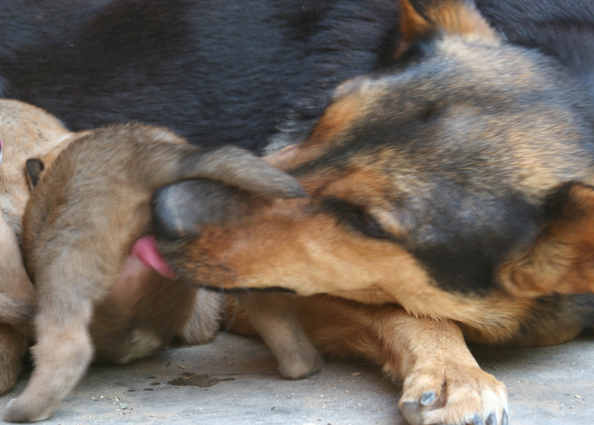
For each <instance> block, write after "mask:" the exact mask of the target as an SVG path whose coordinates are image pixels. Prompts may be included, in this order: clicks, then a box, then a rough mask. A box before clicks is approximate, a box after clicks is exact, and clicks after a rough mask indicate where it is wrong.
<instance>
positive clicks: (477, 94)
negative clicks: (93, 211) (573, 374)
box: [153, 0, 594, 424]
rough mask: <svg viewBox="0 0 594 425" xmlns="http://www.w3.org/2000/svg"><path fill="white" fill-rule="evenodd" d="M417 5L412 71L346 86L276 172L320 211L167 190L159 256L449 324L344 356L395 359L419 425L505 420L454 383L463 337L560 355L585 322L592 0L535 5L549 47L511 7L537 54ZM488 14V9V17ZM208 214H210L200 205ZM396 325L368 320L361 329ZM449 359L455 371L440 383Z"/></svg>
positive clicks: (458, 12)
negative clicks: (213, 207)
mask: <svg viewBox="0 0 594 425" xmlns="http://www.w3.org/2000/svg"><path fill="white" fill-rule="evenodd" d="M413 3H414V4H413V5H410V6H409V5H407V4H403V12H404V15H405V17H404V19H403V31H402V33H403V35H404V37H405V44H407V45H405V48H404V49H403V50H402V52H401V61H400V62H399V63H398V64H396V65H395V66H394V67H393V68H392V69H390V70H386V69H384V70H382V71H381V72H377V73H374V74H371V75H367V76H364V77H360V78H357V79H354V80H351V81H349V82H346V83H344V84H342V85H341V86H340V87H339V88H338V89H337V90H336V92H335V95H334V98H333V100H332V102H331V104H330V106H329V107H328V108H327V109H326V110H325V112H324V114H323V116H322V117H321V118H320V119H319V121H318V122H317V124H316V126H315V128H314V129H313V130H312V132H311V133H310V134H309V136H308V138H307V140H306V141H305V142H302V143H296V144H293V145H291V146H289V147H287V148H285V149H284V150H282V151H280V152H278V153H275V154H272V155H269V156H268V157H266V160H267V161H268V162H269V163H271V164H273V165H275V166H277V167H279V168H281V169H282V170H285V171H287V172H288V173H289V174H291V175H293V176H295V177H296V178H297V179H298V181H299V182H300V183H301V184H302V186H303V187H304V189H305V190H306V192H307V194H308V195H309V196H308V198H297V199H283V200H274V201H270V200H262V199H259V198H258V197H249V196H247V195H246V194H245V193H242V192H241V191H238V190H235V189H232V188H229V187H225V186H224V185H220V184H216V183H213V182H206V181H194V182H192V181H188V182H183V183H179V184H175V185H172V186H169V187H166V188H163V189H161V190H159V191H158V192H157V193H156V195H155V197H154V209H153V213H154V217H155V224H156V229H157V239H158V244H157V247H158V249H159V250H160V252H161V253H162V254H163V255H164V257H165V259H166V260H167V261H168V262H169V263H170V265H171V267H172V268H173V270H174V271H175V272H176V273H178V274H179V275H180V276H182V277H183V278H184V279H185V280H186V281H187V282H192V283H194V284H196V285H206V286H211V287H213V288H219V287H223V288H225V289H233V288H258V289H263V288H284V289H289V290H291V291H294V292H295V293H297V294H300V295H308V296H311V295H314V294H320V293H325V294H331V295H336V296H340V297H344V298H350V299H353V300H356V301H363V302H365V303H371V304H373V303H395V304H398V305H400V306H402V308H404V309H405V310H406V312H407V313H408V314H410V315H412V316H415V317H418V318H431V319H434V320H438V322H435V321H432V320H427V319H419V320H421V321H417V322H416V325H414V326H413V327H414V329H415V331H414V333H413V334H412V335H411V334H410V333H403V334H400V335H395V334H393V335H392V336H391V337H386V334H387V333H386V331H385V330H386V329H389V327H388V326H386V327H384V328H382V329H383V331H382V330H380V331H377V330H376V332H377V333H376V334H375V335H376V336H375V337H374V338H375V339H376V340H377V339H379V340H381V341H383V343H384V345H382V344H378V345H377V346H375V345H373V344H371V343H369V339H368V335H369V334H367V333H360V334H357V333H356V332H355V331H353V332H352V334H350V335H349V337H348V338H344V341H348V342H349V345H351V346H356V347H357V348H353V349H352V350H353V351H357V350H360V348H359V347H360V346H361V345H364V344H365V343H367V344H370V346H374V347H377V348H378V349H380V348H382V347H385V346H386V345H389V346H391V347H397V348H393V349H392V351H391V352H390V355H388V356H387V358H392V359H396V360H394V367H393V368H392V371H393V372H396V373H400V375H399V376H400V377H402V378H404V380H405V385H404V394H403V398H402V400H401V406H402V409H403V412H404V413H405V415H406V417H407V418H408V419H409V420H410V421H411V422H412V423H423V424H425V423H427V424H433V423H448V424H450V423H452V424H465V423H472V424H478V423H483V422H486V423H488V424H500V423H507V421H508V413H507V411H506V402H505V396H504V394H503V393H502V391H503V390H502V388H501V387H497V386H496V385H495V384H493V383H488V384H485V385H483V384H484V383H485V382H486V380H483V383H481V384H468V386H465V384H466V383H464V382H462V383H461V382H460V381H458V382H456V378H455V377H454V376H453V375H455V376H458V377H459V376H464V378H462V379H461V380H462V381H464V380H465V379H466V373H467V372H468V371H469V370H472V369H473V368H476V363H475V362H474V360H473V359H472V357H471V356H470V355H469V353H468V351H467V349H466V346H465V341H464V340H465V339H466V340H467V341H472V342H479V343H496V344H520V345H525V344H530V345H546V344H556V343H560V342H563V341H567V340H570V339H571V338H573V337H574V336H575V335H577V334H578V333H579V332H580V331H581V329H582V328H583V326H584V325H585V324H588V323H591V320H592V312H593V307H594V303H593V298H592V296H591V295H588V294H591V293H594V274H593V273H594V268H593V267H592V258H593V255H594V235H593V234H591V233H592V229H593V225H594V215H593V214H592V211H593V208H594V191H593V187H594V166H593V164H594V127H593V117H594V115H593V110H592V105H591V100H592V99H591V96H589V95H590V94H591V87H590V86H588V85H587V84H588V82H589V81H591V77H592V74H591V69H592V67H591V65H592V60H591V58H592V54H591V52H590V47H591V46H592V44H588V43H587V41H588V40H589V41H591V40H592V33H591V31H592V29H591V27H587V28H585V27H583V26H581V25H579V24H580V23H583V22H585V21H586V20H587V19H588V18H589V19H590V21H589V22H590V23H591V22H592V16H594V13H592V12H593V10H592V6H590V5H586V4H585V3H582V4H580V5H581V7H582V8H583V11H582V13H583V15H582V16H578V13H576V16H575V19H574V20H573V21H572V20H571V19H570V18H571V17H572V16H573V15H572V14H573V13H574V12H563V11H562V10H561V9H560V5H559V4H556V3H552V2H542V4H545V5H548V7H549V9H548V11H549V12H550V15H549V16H551V17H555V16H556V18H555V19H556V20H555V22H561V23H560V25H561V28H560V29H559V30H558V31H556V32H555V28H556V27H555V28H550V27H548V28H547V27H544V28H541V25H539V24H544V23H546V20H542V21H538V19H539V18H541V19H542V16H543V15H542V14H543V13H544V12H546V11H547V10H545V9H543V8H541V7H536V6H537V5H536V3H535V2H530V4H533V5H535V9H536V11H535V14H534V20H531V19H529V18H528V19H526V22H525V24H526V25H525V27H523V28H520V26H519V23H520V22H521V23H522V25H523V24H524V21H523V20H522V19H521V17H520V18H519V17H518V14H517V9H514V5H515V4H516V3H513V4H512V2H502V4H503V6H501V7H500V10H502V9H505V8H508V11H509V14H510V15H509V16H510V23H509V24H503V28H504V29H505V30H507V32H508V33H509V34H510V39H512V40H514V38H515V39H517V38H520V39H523V40H524V43H525V44H526V45H528V46H530V45H534V44H539V43H546V42H547V41H550V43H549V44H548V45H547V48H548V51H545V53H548V54H545V53H542V52H539V51H536V50H534V49H529V48H525V47H518V46H515V45H512V44H510V43H508V42H506V41H505V40H504V39H503V38H502V36H501V35H500V34H498V33H497V32H496V31H494V30H493V29H492V27H491V26H489V24H488V22H487V21H486V20H485V19H483V17H482V16H481V15H480V14H479V13H478V12H477V10H476V9H475V8H474V7H473V5H472V4H470V3H469V2H465V1H463V0H452V1H424V2H413ZM496 3H497V2H486V1H484V2H480V3H479V4H482V5H483V7H484V8H485V9H486V10H487V16H489V17H490V19H492V20H494V21H495V22H497V20H498V19H499V20H501V19H503V17H502V15H498V13H497V6H496ZM555 8H559V9H558V10H557V9H555ZM543 11H544V12H543ZM557 12H559V13H565V14H564V15H563V16H564V17H565V18H567V20H564V19H561V18H560V17H559V15H556V13H557ZM514 13H516V14H514ZM525 13H526V15H527V16H531V15H530V11H526V12H525ZM520 15H521V14H520ZM514 22H516V23H517V24H518V25H516V26H514ZM568 22H569V23H568ZM563 25H566V26H563ZM523 31H524V32H523ZM526 34H528V35H526ZM553 34H555V35H556V36H557V37H558V38H553ZM580 55H582V56H580ZM550 56H558V57H559V58H561V59H564V58H566V57H567V58H568V59H567V60H568V65H569V67H563V66H561V65H560V63H559V62H558V61H557V60H556V59H554V58H551V57H550ZM578 56H579V57H578ZM578 59H581V61H583V62H581V61H580V60H578ZM584 63H586V64H587V65H584ZM223 198H225V199H227V208H226V210H225V209H224V203H223V202H222V201H221V199H223ZM212 202H216V204H217V206H218V208H217V215H216V217H215V216H213V215H211V214H209V210H208V209H207V208H204V207H203V206H205V205H209V204H210V203H212ZM576 294H583V295H576ZM325 300H329V298H315V299H314V300H310V301H309V304H307V305H304V301H303V300H299V301H296V302H293V303H292V304H293V306H294V308H295V310H296V311H298V312H299V313H298V315H299V316H300V317H301V323H302V326H304V328H305V329H306V331H307V332H309V335H310V338H311V339H312V341H313V342H314V344H318V345H320V346H321V347H322V349H324V347H330V348H329V351H332V350H334V349H336V345H334V346H332V344H331V343H329V342H328V340H327V339H324V335H321V331H319V323H320V321H316V320H317V319H318V318H319V317H320V316H324V314H321V313H319V314H318V315H316V314H314V313H313V310H314V307H312V306H313V305H316V303H317V305H316V307H315V308H317V309H318V310H317V311H323V310H324V308H326V309H328V311H330V310H331V311H332V312H334V310H332V309H330V307H329V305H330V303H331V302H334V301H329V302H327V301H325ZM289 303H290V302H289ZM290 304H291V303H290ZM324 306H325V307H324ZM356 308H357V309H358V308H359V307H356ZM360 311H363V310H360ZM398 314H399V313H395V312H394V310H389V309H385V308H384V307H381V308H372V307H370V308H369V309H368V310H367V312H366V313H365V312H362V313H361V315H359V316H357V318H358V319H359V324H360V327H359V328H358V329H362V328H365V326H364V325H363V324H367V326H368V327H367V328H365V329H369V330H370V331H371V329H372V326H373V325H372V324H373V323H374V322H379V321H381V319H379V317H384V318H388V317H391V318H395V317H397V316H398ZM353 317H355V315H354V314H353ZM402 317H404V316H402ZM325 319H326V320H329V321H330V320H331V321H335V320H336V317H329V316H327V315H326V316H325ZM355 320H356V319H353V321H355ZM386 320H387V319H386ZM311 322H314V323H315V324H313V325H312V324H311ZM327 327H332V325H327ZM334 327H335V328H338V327H339V326H338V325H336V326H334ZM356 328H357V327H356V326H353V327H352V329H356ZM397 333H398V332H397ZM358 335H359V336H358ZM377 335H379V336H377ZM394 336H395V338H393V339H392V337H394ZM343 337H344V335H343ZM382 338H383V339H382ZM371 339H373V338H371ZM387 340H389V343H386V341H387ZM431 340H434V341H435V340H437V341H439V343H435V342H434V343H433V344H431V343H428V341H431ZM363 341H365V343H364V342H363ZM333 344H337V345H339V346H340V343H339V342H336V341H334V342H333ZM344 345H345V344H344V343H343V344H342V346H344ZM436 345H437V347H436ZM344 349H345V350H347V349H348V348H347V347H344ZM382 355H383V354H382ZM382 355H376V356H375V358H376V359H379V358H382V357H381V356H382ZM373 356H374V355H373V353H372V355H371V356H370V357H372V358H374V357H373ZM419 357H420V358H424V359H430V360H429V361H425V362H424V361H419V360H418V359H419ZM452 358H456V360H455V361H454V362H457V363H458V364H457V371H459V370H462V371H464V372H463V373H462V374H451V373H449V372H447V370H448V368H449V366H447V364H451V362H452ZM458 359H464V360H461V361H459V362H458ZM384 360H385V358H384ZM415 361H417V362H419V363H417V364H415ZM384 364H385V363H384ZM419 364H421V365H422V366H419ZM442 368H444V369H445V370H446V372H444V371H443V370H444V369H442ZM468 381H469V382H471V381H472V380H468ZM477 381H478V379H477ZM477 381H475V382H477ZM463 388H466V389H468V388H470V390H469V391H464V390H462V389H463Z"/></svg>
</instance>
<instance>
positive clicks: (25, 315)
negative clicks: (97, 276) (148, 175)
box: [0, 100, 221, 393]
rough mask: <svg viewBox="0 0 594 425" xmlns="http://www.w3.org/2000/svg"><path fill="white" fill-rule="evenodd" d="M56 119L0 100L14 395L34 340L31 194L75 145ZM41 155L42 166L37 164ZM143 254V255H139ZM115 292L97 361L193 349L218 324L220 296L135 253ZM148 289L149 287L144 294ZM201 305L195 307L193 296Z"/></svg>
mask: <svg viewBox="0 0 594 425" xmlns="http://www.w3.org/2000/svg"><path fill="white" fill-rule="evenodd" d="M79 136H81V134H76V133H71V132H69V131H68V130H67V129H66V128H64V126H63V125H62V124H61V123H60V122H59V121H58V120H57V119H56V118H55V117H54V116H52V115H51V114H48V113H47V112H46V111H43V110H42V109H40V108H37V107H35V106H33V105H29V104H26V103H23V102H19V101H16V100H0V138H1V139H2V140H3V162H2V164H1V165H0V189H1V194H0V206H1V213H2V215H1V217H0V238H1V240H2V244H1V246H2V256H1V258H0V276H1V277H2V279H1V281H0V282H1V287H0V289H1V291H0V303H1V309H0V310H1V311H0V341H1V345H0V355H1V358H2V362H0V390H1V391H2V393H4V392H7V391H9V390H10V389H11V388H12V387H13V385H14V384H15V382H16V379H17V377H18V374H19V371H20V369H21V358H22V357H23V356H24V354H25V352H26V350H27V348H28V343H30V342H32V339H33V338H32V336H33V335H32V329H31V328H32V319H33V308H34V298H35V297H34V287H33V285H32V283H31V281H30V279H29V276H28V274H27V272H26V271H25V268H24V264H23V259H22V254H21V236H22V218H23V214H24V212H25V206H26V203H27V201H28V199H29V196H30V193H31V190H32V189H33V186H35V185H36V184H37V182H38V180H39V177H40V173H41V172H42V171H43V168H44V167H49V166H50V165H51V164H52V162H53V160H54V159H55V158H56V157H57V155H58V154H59V153H60V152H61V151H62V150H63V149H64V148H65V147H66V146H67V145H68V144H69V142H70V141H71V140H73V139H74V138H76V137H79ZM39 158H41V159H42V160H43V162H42V161H41V160H40V159H39ZM137 251H138V250H137ZM125 271H126V273H123V274H122V275H120V277H119V279H118V281H117V282H116V284H114V285H113V286H112V288H111V290H110V293H109V295H108V296H107V298H106V299H104V300H103V301H102V302H101V303H99V304H98V305H97V306H96V307H95V309H94V313H93V319H92V322H91V329H90V334H91V337H92V339H93V345H94V352H95V356H94V360H96V361H99V362H115V363H126V362H128V361H130V360H133V359H136V358H139V357H145V356H148V355H150V354H151V353H153V352H154V351H156V350H158V349H161V348H163V347H165V346H167V345H168V344H169V343H170V341H171V339H172V338H173V336H174V335H175V336H177V337H178V338H179V339H180V340H181V341H182V342H184V343H188V344H196V343H204V342H207V341H209V340H210V339H212V338H213V337H214V335H215V333H216V331H217V329H218V327H219V322H220V313H219V309H220V301H221V300H220V296H219V295H217V294H213V293H202V292H204V291H198V294H197V293H196V289H195V288H192V287H189V286H187V285H183V284H182V283H181V282H180V281H172V280H171V279H170V278H169V279H166V278H163V277H162V276H161V275H159V274H158V273H157V272H156V271H154V270H151V269H150V268H148V267H145V266H144V265H143V264H142V262H141V260H140V259H139V258H137V256H136V255H131V256H130V258H129V259H128V260H127V265H126V267H125ZM146 288H149V289H150V291H149V290H146ZM195 294H197V295H196V296H198V297H199V298H200V303H199V304H198V305H194V302H193V301H194V295H195Z"/></svg>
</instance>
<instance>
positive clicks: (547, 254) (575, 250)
mask: <svg viewBox="0 0 594 425" xmlns="http://www.w3.org/2000/svg"><path fill="white" fill-rule="evenodd" d="M546 203H547V206H548V207H549V210H550V220H549V221H548V223H547V224H546V225H545V226H544V227H543V229H542V230H541V231H540V233H539V235H538V237H537V238H536V239H535V240H534V242H533V243H531V244H530V246H528V247H525V248H523V249H522V250H521V251H520V252H518V253H516V254H515V255H513V256H512V257H511V258H510V259H509V260H508V261H507V262H506V263H505V264H504V265H503V266H502V267H501V268H500V269H499V272H498V278H499V281H500V282H501V284H502V285H503V287H504V288H505V289H506V290H507V291H509V292H510V293H512V294H514V295H516V296H523V297H535V296H540V295H547V294H552V293H562V294H581V293H594V188H593V187H591V186H587V185H583V184H579V183H572V184H567V185H565V186H563V187H560V188H558V189H557V190H556V191H555V192H554V193H553V194H551V196H549V198H548V200H547V201H546Z"/></svg>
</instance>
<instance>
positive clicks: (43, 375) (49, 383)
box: [4, 252, 109, 422]
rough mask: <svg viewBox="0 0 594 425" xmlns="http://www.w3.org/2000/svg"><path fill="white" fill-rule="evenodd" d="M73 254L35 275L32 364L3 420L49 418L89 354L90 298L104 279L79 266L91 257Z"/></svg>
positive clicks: (100, 292) (76, 379)
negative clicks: (35, 338) (23, 386)
mask: <svg viewBox="0 0 594 425" xmlns="http://www.w3.org/2000/svg"><path fill="white" fill-rule="evenodd" d="M76 256H77V255H76V254H73V253H72V252H70V253H69V254H68V257H69V258H68V260H69V261H64V260H65V259H64V258H59V257H60V256H56V257H54V258H53V261H52V262H51V265H50V266H49V267H48V268H47V269H46V270H44V272H43V273H42V274H40V275H39V276H38V279H37V281H36V282H37V284H38V287H39V290H38V294H37V298H38V311H37V314H36V317H35V319H34V320H35V329H36V333H37V343H36V344H35V346H34V347H33V348H32V352H33V360H34V366H35V368H34V371H33V374H32V376H31V379H30V381H29V383H28V385H27V387H26V389H25V391H24V392H23V393H22V394H21V395H20V396H19V397H18V398H16V399H13V400H11V401H10V402H9V403H8V405H7V407H6V410H5V413H4V419H5V420H6V421H8V422H34V421H40V420H44V419H47V418H49V417H50V416H51V415H52V414H53V413H54V412H55V411H56V409H57V408H58V406H59V404H60V403H61V402H62V401H63V400H64V399H65V398H66V397H67V396H68V394H69V393H70V392H71V391H72V389H73V388H74V387H75V386H76V384H78V382H79V381H80V379H81V377H82V376H83V374H84V372H85V371H86V369H87V367H88V365H89V363H90V361H91V359H92V357H93V348H92V344H91V338H90V336H89V331H88V328H89V322H90V319H91V314H92V311H93V305H94V301H95V300H97V299H99V298H100V297H101V296H102V295H103V293H104V292H105V288H102V285H105V282H109V280H108V279H106V276H105V274H103V273H97V270H89V269H86V270H85V269H84V268H83V266H82V265H84V264H92V260H91V261H89V259H87V258H85V259H82V258H75V257H76ZM77 265H78V267H77ZM93 272H95V273H93ZM90 276H92V277H93V278H91V277H90Z"/></svg>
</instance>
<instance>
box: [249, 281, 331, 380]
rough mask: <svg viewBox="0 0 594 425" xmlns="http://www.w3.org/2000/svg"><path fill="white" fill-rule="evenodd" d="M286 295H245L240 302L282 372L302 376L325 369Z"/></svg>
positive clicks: (291, 377) (296, 376) (299, 377)
mask: <svg viewBox="0 0 594 425" xmlns="http://www.w3.org/2000/svg"><path fill="white" fill-rule="evenodd" d="M291 298H292V297H288V296H286V295H281V296H277V295H273V294H267V295H258V294H252V293H248V294H244V295H240V296H239V300H238V301H239V304H240V305H241V307H243V308H244V309H245V311H246V312H247V314H248V316H249V318H250V321H251V322H252V325H253V326H254V328H256V330H257V331H258V332H259V333H260V336H261V337H262V339H264V342H265V343H266V345H267V346H268V348H270V351H272V354H273V355H274V357H276V360H277V361H278V364H279V371H280V374H281V375H282V376H283V377H285V378H289V379H301V378H305V377H307V376H309V375H312V374H314V373H316V372H318V371H320V370H321V369H322V359H321V357H320V355H319V354H318V352H317V350H316V349H315V348H314V346H313V345H312V344H311V342H310V341H309V339H308V338H307V336H306V335H305V332H304V331H303V328H302V327H301V324H300V323H299V320H298V319H297V316H296V315H295V313H294V311H293V308H292V303H291Z"/></svg>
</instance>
